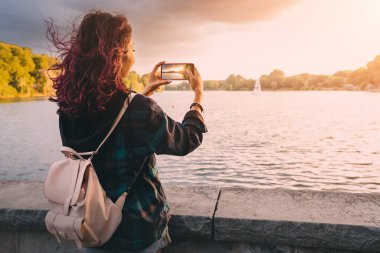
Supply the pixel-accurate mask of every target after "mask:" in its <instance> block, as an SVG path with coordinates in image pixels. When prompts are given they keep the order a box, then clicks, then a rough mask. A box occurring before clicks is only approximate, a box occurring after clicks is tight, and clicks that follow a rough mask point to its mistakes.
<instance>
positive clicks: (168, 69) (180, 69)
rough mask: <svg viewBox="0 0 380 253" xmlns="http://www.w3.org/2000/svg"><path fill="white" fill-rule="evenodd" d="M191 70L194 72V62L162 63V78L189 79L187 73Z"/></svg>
mask: <svg viewBox="0 0 380 253" xmlns="http://www.w3.org/2000/svg"><path fill="white" fill-rule="evenodd" d="M187 70H190V71H191V73H193V74H194V64H193V63H165V64H162V65H161V79H163V80H189V75H188V74H187V73H186V71H187Z"/></svg>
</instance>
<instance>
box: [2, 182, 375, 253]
mask: <svg viewBox="0 0 380 253" xmlns="http://www.w3.org/2000/svg"><path fill="white" fill-rule="evenodd" d="M164 187H165V192H166V194H167V196H168V199H169V202H170V205H171V214H172V218H171V220H170V224H169V231H170V235H171V237H172V239H173V243H172V245H171V246H170V247H169V248H167V249H165V250H164V251H163V252H165V253H177V252H181V253H186V252H189V253H190V252H200V253H203V252H205V253H206V252H207V253H212V252H218V253H223V252H252V253H315V252H319V253H322V252H326V253H327V252H328V253H343V252H346V253H349V252H380V194H354V193H339V192H318V191H293V190H284V189H248V188H217V187H208V186H191V187H178V186H175V187H174V186H169V185H167V186H164ZM42 189H43V183H41V182H29V181H0V253H3V252H4V253H13V252H15V253H32V252H33V253H35V252H39V253H40V252H70V253H71V252H72V253H77V252H79V250H78V249H77V248H76V246H75V245H74V243H72V242H64V243H63V244H58V243H57V242H56V240H55V237H54V236H52V235H50V234H49V233H48V232H46V229H45V225H44V216H45V214H46V210H47V208H48V204H47V201H46V200H45V199H44V196H43V192H42Z"/></svg>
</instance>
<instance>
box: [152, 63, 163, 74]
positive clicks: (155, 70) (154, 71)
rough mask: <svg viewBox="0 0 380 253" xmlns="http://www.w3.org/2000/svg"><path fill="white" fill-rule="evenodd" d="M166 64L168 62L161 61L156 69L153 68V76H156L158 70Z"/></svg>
mask: <svg viewBox="0 0 380 253" xmlns="http://www.w3.org/2000/svg"><path fill="white" fill-rule="evenodd" d="M165 62H166V61H161V62H159V63H157V64H156V65H155V66H154V68H153V70H152V74H153V75H154V76H156V72H157V70H158V68H159V67H161V65H162V64H164V63H165Z"/></svg>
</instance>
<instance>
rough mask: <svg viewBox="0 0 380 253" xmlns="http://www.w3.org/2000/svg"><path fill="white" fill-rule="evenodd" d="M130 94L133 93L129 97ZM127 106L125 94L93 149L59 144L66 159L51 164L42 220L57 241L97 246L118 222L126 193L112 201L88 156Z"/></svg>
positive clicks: (114, 228) (113, 126)
mask: <svg viewBox="0 0 380 253" xmlns="http://www.w3.org/2000/svg"><path fill="white" fill-rule="evenodd" d="M133 96H134V94H133V93H132V94H131V95H130V99H129V101H131V100H132V98H133ZM127 107H128V98H127V99H126V100H125V102H124V105H123V107H122V109H121V110H120V112H119V114H118V116H117V117H116V119H115V121H114V123H113V125H112V127H111V129H110V131H109V132H108V134H107V135H106V137H105V138H104V140H103V141H102V142H101V143H100V145H99V146H98V148H97V149H96V151H91V152H82V153H78V152H76V151H75V150H74V149H72V148H69V147H62V149H61V152H62V153H63V154H65V156H66V159H64V160H61V161H57V162H54V163H53V164H52V165H51V167H50V169H49V173H48V176H47V178H46V181H45V187H44V194H45V197H46V198H47V199H48V201H49V203H50V206H51V207H50V210H49V211H48V213H47V215H46V217H45V224H46V228H47V230H48V231H49V232H50V233H52V234H54V235H55V236H56V238H57V240H58V242H59V243H61V240H62V239H65V240H75V242H76V244H77V246H78V248H82V247H96V246H100V245H102V244H104V243H105V242H106V241H107V240H109V239H110V238H111V236H112V234H113V233H114V232H115V230H116V228H117V227H118V226H119V224H120V222H121V219H122V208H123V205H124V202H125V198H126V197H127V193H126V192H124V193H123V194H122V195H121V196H120V197H119V198H118V199H117V201H116V202H115V203H113V202H112V200H111V199H110V198H109V197H107V196H106V193H105V191H104V190H103V188H102V186H101V185H100V183H99V179H98V177H97V175H96V173H95V170H94V167H93V165H92V162H91V159H92V158H93V157H94V155H96V154H97V153H98V151H99V149H100V147H101V146H102V145H103V144H104V142H105V141H106V140H107V139H108V137H109V136H110V135H111V133H112V132H113V130H114V129H115V127H116V125H117V124H118V122H119V121H120V119H121V117H122V116H123V114H124V112H125V110H126V109H127ZM85 155H89V156H90V157H89V158H88V159H84V158H83V157H82V156H85ZM132 184H133V183H132Z"/></svg>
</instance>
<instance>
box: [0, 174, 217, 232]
mask: <svg viewBox="0 0 380 253" xmlns="http://www.w3.org/2000/svg"><path fill="white" fill-rule="evenodd" d="M164 188H165V193H166V195H167V198H168V200H169V205H170V207H171V209H170V212H171V216H172V217H171V219H170V223H169V230H170V233H171V235H172V236H174V237H180V238H181V237H182V238H203V239H211V238H212V218H213V214H214V210H215V205H216V201H217V198H218V194H219V188H217V187H210V186H194V187H180V186H166V187H165V186H164ZM0 196H1V202H0V230H9V231H12V230H13V231H17V230H24V231H25V230H35V231H46V228H45V222H44V218H45V215H46V212H47V209H48V207H49V205H48V202H47V200H46V199H45V197H44V194H43V182H30V181H0ZM194 203H196V205H194Z"/></svg>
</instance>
